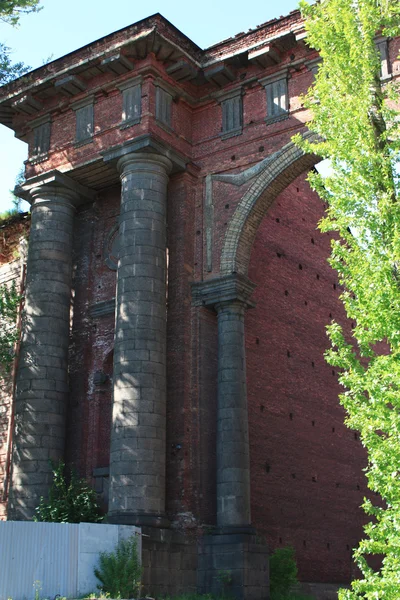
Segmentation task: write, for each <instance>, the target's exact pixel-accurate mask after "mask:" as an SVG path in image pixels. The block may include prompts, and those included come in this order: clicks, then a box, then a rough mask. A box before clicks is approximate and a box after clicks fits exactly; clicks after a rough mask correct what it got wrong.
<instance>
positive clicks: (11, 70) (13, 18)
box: [0, 0, 41, 85]
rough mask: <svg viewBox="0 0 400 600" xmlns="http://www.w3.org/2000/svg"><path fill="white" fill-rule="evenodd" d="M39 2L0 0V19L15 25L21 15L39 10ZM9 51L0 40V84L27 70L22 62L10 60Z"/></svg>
mask: <svg viewBox="0 0 400 600" xmlns="http://www.w3.org/2000/svg"><path fill="white" fill-rule="evenodd" d="M39 2H40V0H0V21H3V22H4V23H8V24H9V25H13V26H14V27H15V26H17V25H18V23H19V20H20V18H21V16H22V15H24V14H28V13H31V12H38V11H39V10H41V7H40V6H39ZM11 52H12V51H11V49H10V48H9V47H8V46H6V45H5V44H3V43H1V42H0V85H4V84H6V83H9V82H10V81H12V80H13V79H16V78H17V77H20V76H21V75H23V74H24V73H26V72H27V71H29V67H27V66H26V65H24V63H22V62H17V63H13V62H12V59H11Z"/></svg>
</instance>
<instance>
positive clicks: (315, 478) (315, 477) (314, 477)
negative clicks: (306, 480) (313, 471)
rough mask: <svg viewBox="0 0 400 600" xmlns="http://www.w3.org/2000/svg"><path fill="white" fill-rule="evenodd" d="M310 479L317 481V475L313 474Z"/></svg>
mask: <svg viewBox="0 0 400 600" xmlns="http://www.w3.org/2000/svg"><path fill="white" fill-rule="evenodd" d="M311 481H313V482H314V483H316V482H317V476H316V475H313V476H312V477H311Z"/></svg>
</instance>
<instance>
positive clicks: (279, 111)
mask: <svg viewBox="0 0 400 600" xmlns="http://www.w3.org/2000/svg"><path fill="white" fill-rule="evenodd" d="M287 88H288V86H287V79H286V77H285V78H284V79H278V80H277V81H272V82H271V83H267V84H266V85H265V91H266V94H267V121H269V120H271V121H273V120H274V119H277V118H279V117H282V116H285V115H286V114H287V112H288V89H287Z"/></svg>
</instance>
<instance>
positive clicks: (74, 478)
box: [34, 461, 103, 523]
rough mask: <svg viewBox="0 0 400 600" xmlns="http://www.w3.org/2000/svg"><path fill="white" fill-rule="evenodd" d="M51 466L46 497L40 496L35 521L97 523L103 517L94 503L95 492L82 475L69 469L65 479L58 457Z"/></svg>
mask: <svg viewBox="0 0 400 600" xmlns="http://www.w3.org/2000/svg"><path fill="white" fill-rule="evenodd" d="M51 465H52V468H53V483H52V486H51V488H50V491H49V498H48V500H45V499H44V498H43V496H42V497H41V498H40V504H39V506H38V507H37V508H36V515H35V517H34V520H35V521H47V522H49V523H82V522H84V523H98V522H99V521H102V519H103V517H102V516H101V514H100V509H99V507H98V504H97V499H96V493H95V491H94V490H92V488H91V487H90V486H89V485H88V483H87V481H86V480H85V479H80V478H79V477H78V475H77V474H76V472H75V471H74V470H71V471H70V473H69V477H68V479H67V477H66V475H65V464H64V463H63V462H62V461H60V462H59V463H58V465H57V466H55V465H54V464H53V463H51Z"/></svg>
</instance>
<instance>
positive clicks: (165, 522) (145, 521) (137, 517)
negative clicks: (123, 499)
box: [107, 512, 170, 529]
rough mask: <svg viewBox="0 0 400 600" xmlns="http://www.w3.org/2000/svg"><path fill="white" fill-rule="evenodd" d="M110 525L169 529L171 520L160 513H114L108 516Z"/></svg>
mask: <svg viewBox="0 0 400 600" xmlns="http://www.w3.org/2000/svg"><path fill="white" fill-rule="evenodd" d="M107 521H108V523H112V524H116V525H136V526H137V527H158V528H163V529H168V527H169V526H170V522H169V519H167V517H166V516H165V515H163V514H160V513H153V514H152V513H138V512H136V513H128V512H113V513H112V514H108V515H107Z"/></svg>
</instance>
